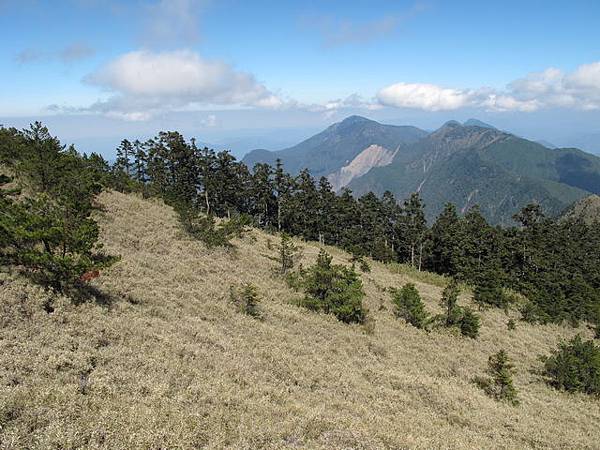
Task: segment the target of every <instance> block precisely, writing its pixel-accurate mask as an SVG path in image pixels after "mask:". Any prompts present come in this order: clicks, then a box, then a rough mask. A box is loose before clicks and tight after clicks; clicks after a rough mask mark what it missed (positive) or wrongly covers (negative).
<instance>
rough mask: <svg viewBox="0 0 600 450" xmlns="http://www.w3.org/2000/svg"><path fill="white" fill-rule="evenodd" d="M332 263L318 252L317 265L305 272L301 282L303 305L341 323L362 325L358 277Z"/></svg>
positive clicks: (361, 290)
mask: <svg viewBox="0 0 600 450" xmlns="http://www.w3.org/2000/svg"><path fill="white" fill-rule="evenodd" d="M331 261H332V257H331V256H330V255H329V254H327V252H325V251H324V250H321V251H320V252H319V256H318V257H317V263H316V264H315V265H314V266H312V267H310V268H309V269H307V271H306V273H305V275H304V277H303V281H302V285H303V288H304V292H305V294H306V296H305V297H304V300H303V301H302V305H303V306H305V307H306V308H309V309H311V310H313V311H321V312H324V313H326V314H333V315H335V316H336V317H337V318H338V320H340V321H342V322H346V323H352V322H355V323H363V322H364V321H365V319H366V313H367V311H366V308H365V307H364V306H363V304H362V300H363V298H364V296H365V293H364V291H363V289H362V283H361V281H360V279H359V277H358V275H357V274H356V272H355V271H354V270H353V269H351V268H348V267H344V266H341V265H336V264H332V263H331Z"/></svg>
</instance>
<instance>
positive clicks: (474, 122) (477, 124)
mask: <svg viewBox="0 0 600 450" xmlns="http://www.w3.org/2000/svg"><path fill="white" fill-rule="evenodd" d="M463 125H464V126H465V127H480V128H489V129H491V130H497V128H496V127H495V126H493V125H490V124H489V123H485V122H482V121H481V120H479V119H469V120H467V121H466V122H465V123H463Z"/></svg>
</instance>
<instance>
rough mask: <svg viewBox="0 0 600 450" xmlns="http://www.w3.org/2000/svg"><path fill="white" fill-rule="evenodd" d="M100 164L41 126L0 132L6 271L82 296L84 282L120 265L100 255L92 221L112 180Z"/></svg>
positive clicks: (0, 248) (0, 252)
mask: <svg viewBox="0 0 600 450" xmlns="http://www.w3.org/2000/svg"><path fill="white" fill-rule="evenodd" d="M95 160H100V159H99V157H97V156H94V157H93V158H92V159H90V158H87V157H82V156H81V155H79V154H78V153H77V152H76V151H75V149H74V148H72V147H70V148H65V147H64V146H62V145H61V144H60V142H59V141H58V139H56V138H55V137H53V136H51V135H50V133H49V132H48V129H47V128H45V127H44V126H42V125H41V124H40V123H35V124H34V125H32V126H31V128H30V129H27V130H23V131H17V130H15V129H5V128H0V166H1V168H2V170H3V171H4V172H5V173H4V175H2V176H1V177H0V267H8V268H11V269H17V270H20V271H22V272H24V273H26V274H27V275H29V276H30V277H31V278H33V279H34V280H35V281H37V282H39V283H40V284H42V285H44V286H48V287H51V288H53V289H55V290H56V291H59V292H69V293H71V294H75V293H78V294H81V293H82V289H81V288H84V287H86V284H85V281H87V280H89V279H91V278H94V277H95V276H97V275H98V273H99V270H100V269H102V268H105V267H107V266H109V265H111V264H112V263H114V262H115V260H116V258H114V257H110V256H107V255H105V254H104V253H103V252H102V251H101V245H100V244H99V243H98V238H99V228H98V225H97V223H96V222H95V220H94V219H93V218H92V216H91V214H92V211H93V210H94V205H93V200H94V196H95V195H96V194H97V193H99V192H100V190H101V188H102V186H101V183H100V180H101V179H102V178H103V177H106V174H105V173H104V172H102V173H100V172H97V171H95V170H93V169H92V168H91V166H94V167H95V166H96V163H95ZM107 173H108V172H107Z"/></svg>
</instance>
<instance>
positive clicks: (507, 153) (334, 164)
mask: <svg viewBox="0 0 600 450" xmlns="http://www.w3.org/2000/svg"><path fill="white" fill-rule="evenodd" d="M277 159H281V161H282V162H283V164H284V166H285V168H286V170H287V171H289V172H290V173H292V174H297V173H299V172H300V171H301V170H303V169H308V170H309V172H310V173H311V175H312V176H314V177H315V178H319V177H321V176H325V177H327V178H328V179H329V181H330V183H331V184H332V187H333V188H334V190H336V191H339V190H341V188H343V187H345V186H348V187H349V188H350V189H351V190H352V191H353V193H354V194H355V195H357V196H360V195H364V194H366V193H368V192H375V193H376V194H379V195H381V194H383V193H384V192H385V191H391V192H393V193H394V194H395V196H396V198H398V199H404V198H407V197H408V196H410V194H411V193H412V192H416V191H419V193H420V194H421V197H422V199H423V201H424V203H425V205H426V212H427V217H428V219H429V220H432V219H433V218H435V217H436V216H437V215H438V214H439V213H440V212H441V210H442V208H443V206H444V204H445V203H447V202H451V203H454V204H456V205H457V206H458V208H459V210H460V211H462V212H463V213H464V212H466V211H467V210H468V209H469V208H470V207H472V206H473V205H476V204H477V205H479V206H480V207H481V212H482V214H483V215H484V217H486V219H487V220H489V221H490V222H491V223H493V224H512V223H513V222H512V216H513V215H514V214H515V213H516V212H517V211H518V210H519V209H520V208H522V207H523V206H525V205H527V204H529V203H532V202H533V203H538V204H540V205H541V206H542V207H543V209H544V210H545V211H546V213H548V214H550V215H555V216H557V215H559V214H560V213H561V212H563V211H564V210H565V209H567V208H568V207H569V206H570V205H571V204H573V203H574V202H576V201H577V200H580V199H582V198H584V197H587V196H588V195H590V194H598V193H600V158H598V157H596V156H593V155H590V154H588V153H585V152H582V151H580V150H577V149H573V148H560V149H550V148H548V147H546V146H544V145H542V144H539V143H536V142H532V141H529V140H527V139H523V138H520V137H518V136H515V135H512V134H510V133H507V132H504V131H501V130H498V129H496V128H494V127H493V126H491V125H488V124H486V123H484V122H481V121H479V120H476V119H470V120H468V121H466V122H465V123H464V124H460V123H459V122H456V121H451V122H448V123H446V124H445V125H444V126H442V127H441V128H440V129H438V130H436V131H434V132H433V133H430V134H428V133H427V132H425V131H422V130H419V129H418V128H414V127H399V126H392V125H383V124H380V123H377V122H375V121H372V120H368V119H365V118H363V117H358V116H351V117H348V118H347V119H345V120H344V121H342V122H340V123H337V124H334V125H332V126H331V127H329V128H327V129H326V130H324V131H323V132H321V133H319V134H317V135H315V136H313V137H311V138H309V139H307V140H306V141H304V142H301V143H300V144H298V145H296V146H295V147H291V148H289V149H286V150H281V151H278V152H270V151H267V150H254V151H253V152H250V153H249V154H248V155H246V157H245V158H244V162H245V163H246V164H247V165H248V166H249V167H253V166H254V165H255V164H256V163H259V162H260V163H268V164H270V165H275V162H276V160H277Z"/></svg>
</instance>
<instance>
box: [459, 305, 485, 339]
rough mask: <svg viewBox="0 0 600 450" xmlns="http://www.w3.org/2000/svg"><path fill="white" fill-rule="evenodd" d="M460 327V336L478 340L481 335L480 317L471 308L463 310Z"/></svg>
mask: <svg viewBox="0 0 600 450" xmlns="http://www.w3.org/2000/svg"><path fill="white" fill-rule="evenodd" d="M458 326H459V328H460V334H462V335H463V336H466V337H470V338H472V339H476V338H477V336H478V335H479V327H480V320H479V316H478V315H477V314H475V313H474V312H473V310H472V309H471V308H462V309H461V317H460V320H459V322H458Z"/></svg>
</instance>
